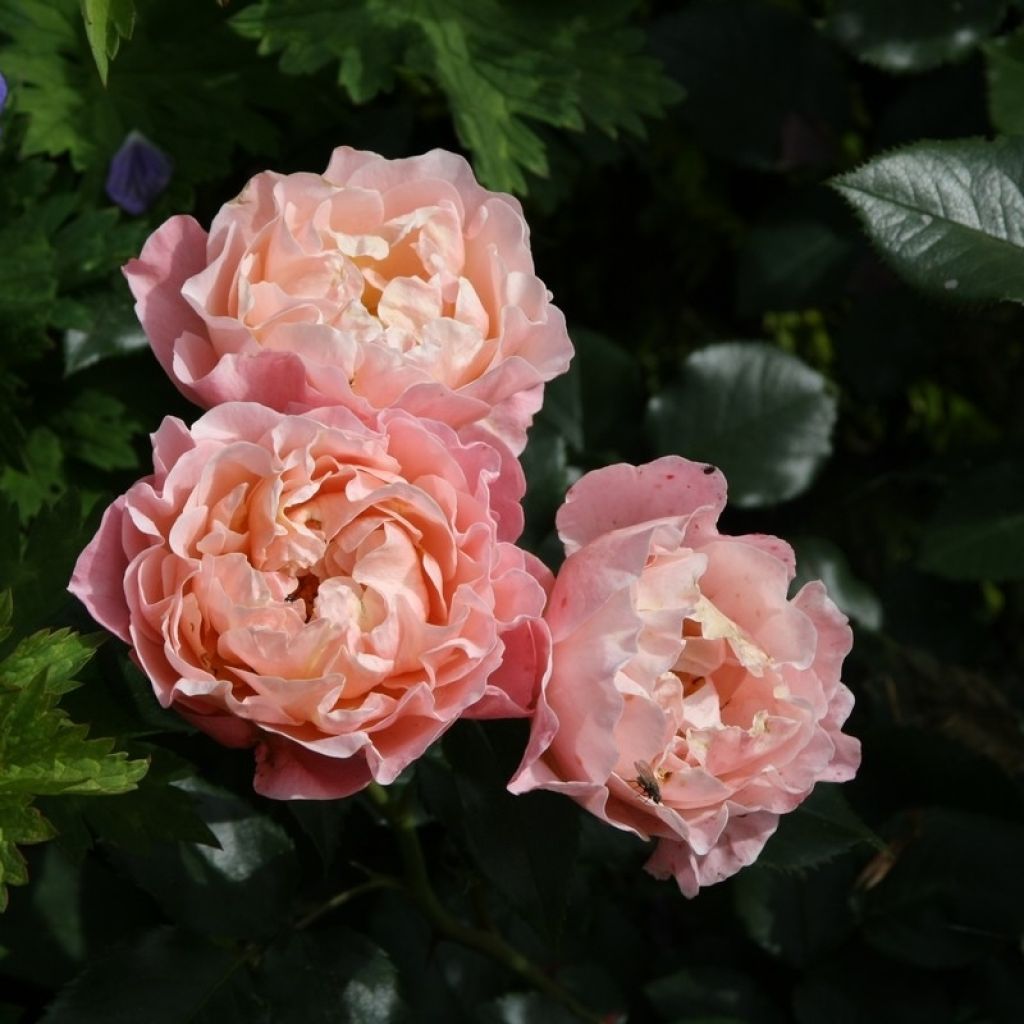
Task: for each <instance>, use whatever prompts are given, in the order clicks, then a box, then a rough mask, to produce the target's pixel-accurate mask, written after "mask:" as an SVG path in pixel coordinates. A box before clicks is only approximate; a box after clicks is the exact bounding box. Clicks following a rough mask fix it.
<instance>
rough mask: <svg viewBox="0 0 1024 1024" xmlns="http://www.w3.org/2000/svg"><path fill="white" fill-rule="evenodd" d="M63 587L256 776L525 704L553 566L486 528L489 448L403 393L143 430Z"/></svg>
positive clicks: (371, 774) (314, 766)
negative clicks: (148, 452) (145, 436)
mask: <svg viewBox="0 0 1024 1024" xmlns="http://www.w3.org/2000/svg"><path fill="white" fill-rule="evenodd" d="M153 447H154V454H153V467H154V472H153V475H152V476H150V477H147V478H146V479H144V480H140V481H139V482H138V483H136V484H135V485H134V486H133V487H131V489H130V490H129V491H128V492H127V493H126V494H124V495H122V496H121V497H120V498H118V499H117V500H116V501H115V502H114V503H113V504H112V505H111V506H110V508H108V509H107V511H106V514H105V515H104V517H103V522H102V524H101V526H100V529H99V532H98V533H97V534H96V536H95V537H94V538H93V540H92V542H91V543H90V544H89V546H88V547H87V548H86V549H85V551H84V552H83V553H82V555H81V557H80V558H79V559H78V564H77V566H76V567H75V572H74V576H73V577H72V581H71V587H70V589H71V591H72V592H73V593H74V594H76V595H77V596H78V597H79V598H80V599H81V600H82V601H83V602H84V603H85V605H86V607H87V608H88V609H89V611H90V612H91V613H92V615H93V617H94V618H95V619H96V620H97V621H98V622H100V623H101V624H102V625H104V626H106V627H107V629H109V630H111V631H112V632H113V633H115V634H116V635H117V636H119V637H120V638H121V639H122V640H124V641H125V642H126V643H128V644H130V645H131V647H132V652H133V656H134V657H135V659H136V660H137V661H138V664H139V665H140V666H141V667H142V669H143V670H144V671H145V672H146V674H147V675H148V676H149V678H150V680H151V681H152V684H153V689H154V690H155V692H156V695H157V697H158V698H159V700H160V703H161V704H162V705H164V706H165V707H173V708H175V709H176V710H178V711H179V712H181V714H182V715H184V716H185V717H186V718H188V719H189V720H190V721H191V722H193V723H194V724H195V725H197V726H198V727H199V728H201V729H203V730H205V731H206V732H208V733H209V734H210V735H212V736H214V737H215V738H216V739H218V740H219V741H221V742H222V743H225V744H227V745H229V746H249V745H253V744H255V745H256V760H257V769H256V780H255V785H256V789H257V790H259V791H260V792H261V793H264V794H266V795H267V796H273V797H281V798H292V797H304V798H330V797H339V796H345V795H347V794H349V793H353V792H355V791H356V790H359V789H361V788H362V787H364V786H366V785H367V784H368V783H369V782H370V781H371V780H376V781H378V782H381V783H389V782H391V781H392V780H394V778H395V777H396V776H397V775H398V774H399V772H401V771H402V770H403V769H404V768H405V767H406V766H407V765H408V764H410V763H411V762H412V761H414V760H415V759H416V758H417V757H419V756H420V754H422V753H423V751H424V750H425V749H426V748H427V746H429V744H430V743H432V742H433V741H434V740H435V739H436V738H437V737H438V736H439V735H441V733H443V732H444V731H445V729H447V728H448V727H449V726H450V725H451V724H452V723H453V722H454V721H455V720H456V719H457V718H458V717H459V716H460V715H462V714H464V713H467V712H468V713H469V714H470V715H471V716H473V717H489V716H491V717H493V716H516V715H525V714H528V713H530V711H531V710H532V706H533V703H534V701H535V698H536V689H537V685H538V680H539V677H540V676H541V674H543V673H544V672H545V671H546V668H547V663H548V660H549V646H550V645H549V637H548V632H547V627H546V625H545V624H544V622H543V619H541V618H540V616H541V613H542V611H543V608H544V603H545V599H546V588H547V587H549V586H550V573H548V572H547V570H546V569H544V568H543V566H541V565H540V563H539V562H537V560H536V559H534V558H533V557H532V556H531V555H528V554H527V553H526V552H524V551H522V550H520V549H519V548H517V547H515V546H514V545H512V544H509V543H505V542H502V541H499V540H498V539H497V525H496V508H501V507H502V506H503V505H507V504H508V503H509V502H510V501H512V500H514V499H517V498H518V495H508V494H501V493H496V491H495V488H496V487H500V486H501V484H500V482H499V481H498V462H499V455H498V453H497V452H496V451H495V450H494V449H493V448H492V447H490V446H488V445H484V444H462V443H460V442H459V440H458V439H457V437H456V436H455V434H454V432H453V431H452V430H451V429H450V428H448V427H446V426H443V425H441V424H437V423H431V422H427V421H422V420H418V419H416V418H415V417H413V416H410V415H409V414H408V413H406V412H403V411H401V410H393V411H389V412H385V413H382V414H381V416H380V422H379V425H378V427H377V429H374V428H371V427H369V426H367V425H365V424H363V423H362V422H361V421H360V420H358V419H357V418H356V417H355V416H353V415H352V413H350V412H348V411H347V410H345V409H341V408H337V407H335V408H328V409H319V410H315V411H313V412H310V413H309V414H307V415H302V416H288V415H284V414H282V413H279V412H275V411H273V410H271V409H268V408H266V407H264V406H261V405H256V404H254V403H228V404H225V405H222V406H218V407H217V408H216V409H214V410H213V411H211V412H209V413H207V414H206V415H205V416H203V417H202V418H201V419H199V420H198V422H196V424H195V425H194V426H193V427H192V429H191V430H189V429H188V428H187V427H186V426H185V425H184V424H183V423H182V422H181V421H180V420H177V419H173V418H167V419H165V420H164V422H163V424H162V425H161V427H160V429H159V430H158V431H157V432H156V433H155V434H154V435H153Z"/></svg>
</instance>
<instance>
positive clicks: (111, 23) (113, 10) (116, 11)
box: [82, 0, 135, 85]
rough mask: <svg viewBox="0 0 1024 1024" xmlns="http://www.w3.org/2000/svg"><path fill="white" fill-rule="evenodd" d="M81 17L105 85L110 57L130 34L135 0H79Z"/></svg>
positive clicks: (133, 23) (113, 56) (97, 68)
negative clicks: (80, 1)
mask: <svg viewBox="0 0 1024 1024" xmlns="http://www.w3.org/2000/svg"><path fill="white" fill-rule="evenodd" d="M82 18H83V19H84V21H85V34H86V35H87V36H88V37H89V48H90V49H91V50H92V55H93V58H94V59H95V61H96V70H97V71H99V73H100V79H101V81H102V82H103V84H104V85H106V83H107V68H108V67H109V61H111V60H113V59H114V58H115V57H116V56H117V51H118V48H119V47H120V45H121V40H122V39H131V37H132V29H133V28H134V27H135V3H134V0H82Z"/></svg>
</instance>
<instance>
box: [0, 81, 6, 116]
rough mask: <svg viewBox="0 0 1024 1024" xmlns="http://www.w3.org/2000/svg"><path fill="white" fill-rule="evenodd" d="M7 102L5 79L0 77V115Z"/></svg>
mask: <svg viewBox="0 0 1024 1024" xmlns="http://www.w3.org/2000/svg"><path fill="white" fill-rule="evenodd" d="M6 102H7V79H6V78H4V76H3V75H0V114H2V113H3V112H4V104H5V103H6Z"/></svg>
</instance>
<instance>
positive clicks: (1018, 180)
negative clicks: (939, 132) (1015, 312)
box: [833, 138, 1024, 302]
mask: <svg viewBox="0 0 1024 1024" xmlns="http://www.w3.org/2000/svg"><path fill="white" fill-rule="evenodd" d="M833 184H834V186H835V187H836V188H837V189H838V190H839V191H840V193H842V195H844V196H845V197H846V198H847V199H848V200H849V202H850V203H851V204H852V205H853V207H854V209H855V210H856V211H857V213H858V214H859V215H860V217H861V219H862V220H863V222H864V226H865V227H866V228H867V232H868V234H869V235H870V236H871V238H872V240H873V241H874V242H875V244H876V245H877V246H878V248H879V249H880V250H881V253H882V255H883V256H884V257H885V258H886V260H887V261H888V262H889V263H891V264H892V266H893V267H894V268H895V269H896V270H897V271H899V273H901V274H902V275H903V276H904V277H906V278H907V280H908V281H910V282H911V283H912V284H915V285H917V286H918V287H921V288H926V289H928V290H930V291H933V292H937V293H940V294H945V295H947V296H951V297H955V298H960V299H973V300H993V299H1012V300H1014V301H1017V302H1021V301H1024V139H1019V138H1012V139H997V140H996V141H994V142H988V141H985V140H983V139H967V140H962V141H956V142H922V143H918V144H917V145H913V146H908V147H907V148H906V149H901V150H897V151H895V152H893V153H888V154H886V155H885V156H881V157H878V158H876V159H874V160H872V161H871V162H870V163H867V164H865V165H864V166H863V167H860V168H858V169H857V170H855V171H851V172H850V173H849V174H844V175H841V176H840V177H838V178H835V179H834V180H833Z"/></svg>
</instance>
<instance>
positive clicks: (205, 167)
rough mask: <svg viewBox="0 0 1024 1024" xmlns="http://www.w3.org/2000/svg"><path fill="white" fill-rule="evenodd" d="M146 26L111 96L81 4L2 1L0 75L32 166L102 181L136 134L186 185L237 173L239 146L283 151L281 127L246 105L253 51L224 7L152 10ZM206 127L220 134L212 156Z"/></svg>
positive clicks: (120, 0)
mask: <svg viewBox="0 0 1024 1024" xmlns="http://www.w3.org/2000/svg"><path fill="white" fill-rule="evenodd" d="M125 3H126V0H112V2H111V9H112V10H113V9H114V7H115V6H116V7H118V8H119V9H120V10H123V9H124V5H125ZM138 15H139V16H138V19H137V22H136V24H135V28H134V32H133V43H132V45H131V46H130V47H128V48H127V49H126V50H125V52H124V53H123V54H122V55H121V57H120V59H119V60H118V61H117V63H116V64H115V65H113V66H111V68H110V77H109V81H108V82H107V85H106V87H105V88H104V86H103V84H102V82H101V81H100V79H99V76H98V75H97V74H96V72H95V69H94V66H93V65H94V63H95V61H94V59H93V55H92V53H91V52H90V49H89V45H88V43H87V41H86V39H85V34H84V32H83V31H82V18H81V14H80V10H79V2H78V0H0V65H2V66H3V68H4V74H5V76H6V77H7V80H8V82H10V83H11V84H12V85H15V86H16V87H17V88H16V90H13V91H12V98H13V100H14V103H15V111H16V113H19V114H22V115H25V131H24V136H23V139H22V142H21V155H22V156H31V155H33V154H47V155H50V156H62V155H64V154H67V155H68V156H69V158H70V160H71V163H72V166H73V167H74V168H75V169H76V170H79V171H89V170H91V171H93V172H94V173H95V174H97V175H100V174H103V173H105V172H106V167H107V164H108V162H109V160H110V158H111V157H112V156H113V154H114V152H115V151H116V150H117V148H118V147H119V146H120V145H121V143H122V141H123V140H124V138H125V136H126V135H127V134H128V132H129V131H131V130H135V131H139V132H141V133H142V134H143V135H145V136H146V137H147V138H149V139H151V140H152V141H153V142H154V144H156V145H157V146H159V148H160V149H162V150H164V151H165V152H167V153H169V154H170V156H171V157H172V159H173V161H174V168H175V177H176V178H181V179H183V180H184V181H187V182H194V181H201V180H205V179H208V178H211V177H216V176H218V175H220V174H226V173H227V172H228V171H229V170H230V168H231V157H232V154H233V151H234V149H235V147H236V146H240V147H242V148H244V149H246V150H250V151H251V150H254V149H257V150H261V151H263V152H266V150H267V149H271V148H272V147H273V143H274V139H275V137H276V136H275V130H274V128H273V127H272V125H271V124H270V122H269V121H268V120H267V119H266V118H265V117H264V116H263V115H262V114H260V113H258V112H257V111H256V110H254V109H253V108H252V106H251V105H250V104H249V103H248V101H247V92H248V83H249V80H250V76H252V74H253V69H252V68H251V66H250V64H249V62H247V61H246V60H245V50H246V47H245V45H244V43H242V42H241V41H240V40H239V39H238V38H237V37H236V36H235V35H234V34H233V33H231V32H230V31H228V30H227V28H226V25H225V23H224V16H223V14H222V12H221V11H220V10H219V8H218V6H217V5H216V4H215V3H213V2H208V0H179V2H177V3H174V4H146V5H142V6H140V8H139V11H138ZM120 24H121V25H122V26H123V25H124V24H125V22H124V21H123V20H122V21H121V22H120ZM4 36H6V37H7V39H8V42H6V43H5V42H4V41H3V37H4ZM197 124H215V125H217V126H218V130H217V131H215V132H209V133H207V135H206V137H205V138H204V142H203V145H201V146H197V145H196V140H195V125H197Z"/></svg>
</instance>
